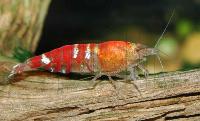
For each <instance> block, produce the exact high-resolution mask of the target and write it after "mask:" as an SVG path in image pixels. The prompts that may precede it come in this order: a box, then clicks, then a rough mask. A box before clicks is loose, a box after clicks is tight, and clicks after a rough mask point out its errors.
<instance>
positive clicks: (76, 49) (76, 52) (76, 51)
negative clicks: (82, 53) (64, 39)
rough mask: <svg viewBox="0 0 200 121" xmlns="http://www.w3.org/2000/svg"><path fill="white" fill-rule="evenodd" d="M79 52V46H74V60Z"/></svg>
mask: <svg viewBox="0 0 200 121" xmlns="http://www.w3.org/2000/svg"><path fill="white" fill-rule="evenodd" d="M78 52H79V49H78V44H75V45H74V51H73V58H77V56H78Z"/></svg>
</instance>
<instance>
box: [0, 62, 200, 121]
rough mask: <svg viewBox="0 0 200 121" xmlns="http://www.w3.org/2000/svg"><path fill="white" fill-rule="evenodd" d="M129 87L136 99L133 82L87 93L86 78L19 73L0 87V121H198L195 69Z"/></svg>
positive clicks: (199, 89)
mask: <svg viewBox="0 0 200 121" xmlns="http://www.w3.org/2000/svg"><path fill="white" fill-rule="evenodd" d="M1 65H2V64H1ZM8 65H9V64H8ZM1 69H2V67H1ZM2 70H5V69H2ZM2 70H1V71H2ZM2 74H3V73H2ZM1 81H2V80H1ZM134 83H135V84H136V85H137V86H138V89H139V90H140V92H141V95H140V93H139V92H138V91H137V90H136V88H135V86H134V85H133V84H131V83H125V82H124V81H120V80H118V81H116V82H115V85H116V89H115V88H113V86H112V85H111V84H110V83H109V82H108V81H106V80H105V81H102V82H101V83H100V84H99V85H97V87H96V88H95V89H91V87H92V84H93V83H92V82H91V81H89V80H86V81H80V80H72V79H68V78H67V77H66V76H58V75H56V74H52V73H48V72H41V71H35V72H28V73H24V74H22V75H21V76H17V77H15V82H12V84H6V85H1V86H0V90H1V91H0V120H6V121H31V120H34V121H46V120H52V121H69V120H75V121H80V120H87V121H90V120H91V121H94V120H119V121H123V120H159V121H160V120H161V121H162V120H173V121H182V120H187V121H188V120H191V121H193V120H200V101H199V100H200V70H199V69H196V70H191V71H185V72H170V73H165V74H158V75H154V76H150V77H149V78H148V79H146V80H145V79H139V80H137V81H134Z"/></svg>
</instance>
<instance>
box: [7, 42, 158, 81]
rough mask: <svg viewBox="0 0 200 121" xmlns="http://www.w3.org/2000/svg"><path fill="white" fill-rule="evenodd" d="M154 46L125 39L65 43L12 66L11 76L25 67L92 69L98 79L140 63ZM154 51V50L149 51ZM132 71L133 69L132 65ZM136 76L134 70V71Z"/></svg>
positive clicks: (27, 69) (61, 69)
mask: <svg viewBox="0 0 200 121" xmlns="http://www.w3.org/2000/svg"><path fill="white" fill-rule="evenodd" d="M153 50H155V49H147V48H144V47H143V46H141V45H140V44H134V43H130V42H126V41H107V42H103V43H99V44H95V43H90V44H74V45H65V46H63V47H60V48H57V49H54V50H52V51H50V52H47V53H44V54H42V55H39V56H35V57H32V58H30V59H28V60H27V61H25V62H24V63H20V64H17V65H16V66H14V67H13V70H12V72H11V74H10V76H12V75H15V74H20V73H22V72H24V71H29V70H35V69H37V68H43V69H46V70H49V71H51V72H61V73H66V74H67V73H70V72H77V73H92V74H95V78H94V79H93V80H96V79H97V78H98V77H100V76H102V75H107V76H109V79H110V78H111V77H110V76H113V75H116V74H117V73H119V72H121V71H122V70H125V69H127V68H130V67H135V66H139V63H138V62H139V60H141V59H143V58H144V56H147V55H151V54H152V52H153ZM150 51H152V52H150ZM129 71H131V70H130V69H129ZM131 76H132V79H133V80H135V74H134V73H132V75H131Z"/></svg>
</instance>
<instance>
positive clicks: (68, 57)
mask: <svg viewBox="0 0 200 121" xmlns="http://www.w3.org/2000/svg"><path fill="white" fill-rule="evenodd" d="M73 48H74V47H73V46H72V45H66V46H64V47H62V50H63V60H62V63H63V64H64V65H66V73H69V72H70V71H71V65H72V56H73Z"/></svg>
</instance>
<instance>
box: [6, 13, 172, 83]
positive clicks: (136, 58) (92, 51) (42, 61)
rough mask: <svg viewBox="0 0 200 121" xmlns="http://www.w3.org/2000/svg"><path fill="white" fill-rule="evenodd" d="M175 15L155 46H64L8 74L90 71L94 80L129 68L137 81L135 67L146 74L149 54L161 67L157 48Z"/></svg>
mask: <svg viewBox="0 0 200 121" xmlns="http://www.w3.org/2000/svg"><path fill="white" fill-rule="evenodd" d="M173 14H174V11H173V13H172V15H171V17H170V19H169V21H168V23H167V25H166V27H165V29H164V31H163V33H162V34H161V36H160V38H159V39H158V41H157V43H156V45H155V47H154V48H147V47H146V46H143V45H141V44H135V43H131V42H127V41H107V42H103V43H99V44H96V43H90V44H74V45H65V46H63V47H60V48H57V49H54V50H52V51H50V52H47V53H44V54H42V55H39V56H35V57H32V58H30V59H28V60H27V61H25V62H24V63H20V64H18V65H16V66H14V67H13V69H12V71H11V73H10V75H9V77H12V76H13V75H15V74H20V73H22V72H24V71H30V70H35V69H37V68H43V69H46V70H50V71H51V72H61V73H64V74H65V73H69V72H77V73H91V74H94V75H95V76H94V78H93V79H92V80H93V81H95V80H96V79H97V78H99V77H101V76H102V75H107V76H108V77H109V80H111V81H112V78H111V76H118V75H117V74H118V73H119V72H121V71H123V70H125V69H127V70H128V71H129V72H130V76H129V79H131V80H136V77H137V76H138V75H137V74H136V72H135V68H136V67H139V68H140V69H141V70H142V71H143V72H144V74H145V76H147V75H148V70H146V69H145V68H144V67H143V66H142V65H141V63H142V62H144V61H146V57H147V56H150V55H157V57H158V59H159V61H160V64H161V66H162V63H161V60H160V57H159V56H158V52H159V51H158V49H156V47H157V45H158V43H159V41H160V40H161V38H162V36H163V34H164V33H165V31H166V29H167V27H168V25H169V23H170V22H171V19H172V17H173ZM162 68H163V66H162Z"/></svg>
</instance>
